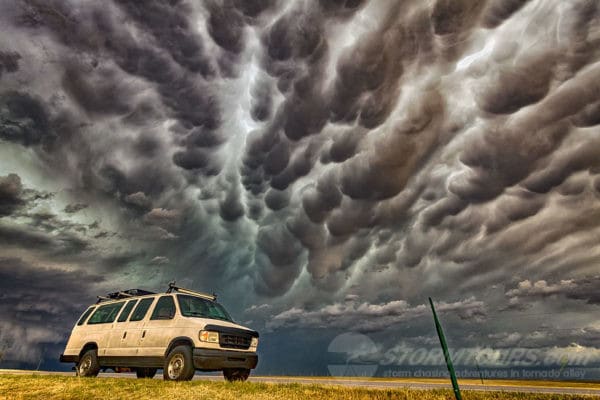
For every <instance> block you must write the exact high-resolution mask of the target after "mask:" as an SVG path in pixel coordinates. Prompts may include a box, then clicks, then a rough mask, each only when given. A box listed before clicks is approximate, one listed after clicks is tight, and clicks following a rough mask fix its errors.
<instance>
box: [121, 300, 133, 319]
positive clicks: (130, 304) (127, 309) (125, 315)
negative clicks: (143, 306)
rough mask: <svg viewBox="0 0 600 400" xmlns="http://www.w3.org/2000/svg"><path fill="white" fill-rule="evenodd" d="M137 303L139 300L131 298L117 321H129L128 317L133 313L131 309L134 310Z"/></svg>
mask: <svg viewBox="0 0 600 400" xmlns="http://www.w3.org/2000/svg"><path fill="white" fill-rule="evenodd" d="M135 303H137V300H129V301H128V302H127V305H126V306H125V308H123V312H121V315H119V319H117V322H124V321H127V318H129V314H130V313H131V310H133V306H135Z"/></svg>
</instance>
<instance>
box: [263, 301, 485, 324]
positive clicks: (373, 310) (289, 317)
mask: <svg viewBox="0 0 600 400" xmlns="http://www.w3.org/2000/svg"><path fill="white" fill-rule="evenodd" d="M436 309H437V310H439V312H441V313H445V312H452V313H456V314H457V315H459V316H460V317H461V318H464V319H472V318H484V317H485V315H486V310H485V305H484V303H483V302H481V301H477V300H476V299H474V298H469V299H465V300H461V301H458V302H454V303H441V304H439V305H438V306H436ZM429 312H430V310H429V307H428V306H427V305H425V304H420V305H417V306H411V305H410V304H408V303H407V302H405V301H401V300H394V301H391V302H389V303H383V304H369V303H366V302H360V301H358V300H356V299H354V298H349V299H347V300H346V301H345V302H344V303H334V304H331V305H328V306H325V307H323V308H321V309H318V310H313V311H309V310H304V309H302V308H296V307H294V308H291V309H289V310H286V311H283V312H281V313H279V314H277V315H275V316H273V317H272V319H271V320H270V321H269V322H268V323H267V327H268V328H271V329H275V328H282V327H286V328H289V327H293V328H327V329H342V330H352V331H359V332H377V331H381V330H384V329H387V328H390V327H392V326H394V325H396V324H398V323H400V322H404V321H409V320H411V319H415V318H419V317H422V316H424V315H426V314H428V313H429Z"/></svg>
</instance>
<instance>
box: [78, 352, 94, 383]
mask: <svg viewBox="0 0 600 400" xmlns="http://www.w3.org/2000/svg"><path fill="white" fill-rule="evenodd" d="M75 371H76V372H77V376H82V377H85V378H93V377H95V376H98V373H99V372H100V364H98V353H97V352H96V350H88V351H86V352H85V353H83V355H82V356H81V359H80V360H79V362H78V363H77V367H76V368H75Z"/></svg>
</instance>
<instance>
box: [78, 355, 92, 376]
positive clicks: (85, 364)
mask: <svg viewBox="0 0 600 400" xmlns="http://www.w3.org/2000/svg"><path fill="white" fill-rule="evenodd" d="M91 367H92V357H90V356H85V357H83V360H81V363H80V364H79V374H80V375H85V374H86V373H87V372H88V371H89V370H90V368H91Z"/></svg>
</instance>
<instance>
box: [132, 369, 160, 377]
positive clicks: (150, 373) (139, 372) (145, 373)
mask: <svg viewBox="0 0 600 400" xmlns="http://www.w3.org/2000/svg"><path fill="white" fill-rule="evenodd" d="M135 375H136V376H137V377H138V378H140V379H142V378H150V379H152V378H154V375H156V368H136V370H135Z"/></svg>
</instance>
